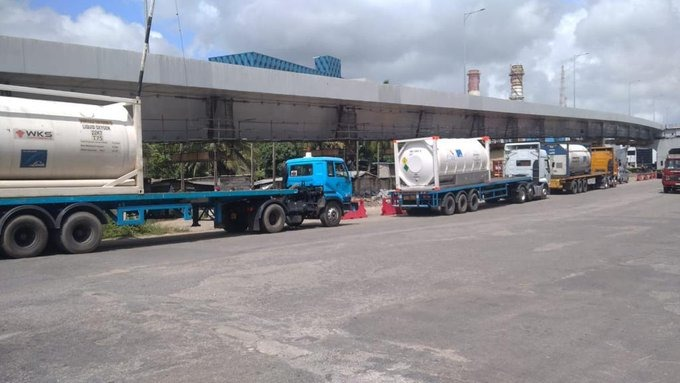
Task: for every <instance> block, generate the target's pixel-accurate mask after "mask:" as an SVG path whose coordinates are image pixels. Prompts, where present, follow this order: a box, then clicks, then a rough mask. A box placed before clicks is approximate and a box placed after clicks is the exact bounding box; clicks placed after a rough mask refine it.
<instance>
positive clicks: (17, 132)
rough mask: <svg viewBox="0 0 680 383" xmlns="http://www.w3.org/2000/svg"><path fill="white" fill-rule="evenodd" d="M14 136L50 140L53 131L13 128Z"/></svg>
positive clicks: (20, 138) (21, 138)
mask: <svg viewBox="0 0 680 383" xmlns="http://www.w3.org/2000/svg"><path fill="white" fill-rule="evenodd" d="M14 138H16V139H19V140H51V139H52V138H53V132H52V131H49V130H40V129H14Z"/></svg>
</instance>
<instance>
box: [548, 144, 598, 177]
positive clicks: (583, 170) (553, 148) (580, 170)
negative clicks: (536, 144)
mask: <svg viewBox="0 0 680 383" xmlns="http://www.w3.org/2000/svg"><path fill="white" fill-rule="evenodd" d="M547 150H548V155H549V156H550V158H551V160H552V161H551V162H552V169H553V171H552V175H554V176H563V177H568V176H575V175H581V174H589V173H590V164H591V155H590V150H588V148H586V147H585V146H583V145H578V144H551V145H549V146H548V148H547Z"/></svg>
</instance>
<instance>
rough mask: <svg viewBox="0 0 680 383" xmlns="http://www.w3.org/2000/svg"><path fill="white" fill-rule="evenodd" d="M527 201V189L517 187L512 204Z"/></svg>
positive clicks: (521, 186) (520, 186)
mask: <svg viewBox="0 0 680 383" xmlns="http://www.w3.org/2000/svg"><path fill="white" fill-rule="evenodd" d="M526 201H527V189H526V188H525V187H524V185H519V186H517V188H516V189H515V192H514V193H513V196H512V202H514V203H524V202H526Z"/></svg>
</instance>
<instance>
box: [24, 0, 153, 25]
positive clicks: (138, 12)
mask: <svg viewBox="0 0 680 383" xmlns="http://www.w3.org/2000/svg"><path fill="white" fill-rule="evenodd" d="M160 1H162V0H160ZM29 3H30V6H31V8H34V9H35V8H41V7H47V8H50V9H52V10H55V11H57V12H58V13H61V14H64V15H69V16H71V17H76V16H78V15H80V14H81V13H83V12H84V11H85V10H87V9H89V8H92V7H95V6H98V7H101V8H104V9H105V10H106V11H107V12H110V13H113V14H115V15H117V16H119V17H120V18H122V19H124V20H126V21H129V22H137V23H141V22H143V21H144V1H143V0H110V1H102V0H98V1H97V0H30V1H29Z"/></svg>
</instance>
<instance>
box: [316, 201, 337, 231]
mask: <svg viewBox="0 0 680 383" xmlns="http://www.w3.org/2000/svg"><path fill="white" fill-rule="evenodd" d="M320 218H321V223H322V224H323V225H324V226H326V227H333V226H338V225H339V224H340V220H341V219H342V208H341V207H340V205H339V204H338V203H337V202H335V201H330V202H328V203H327V204H326V207H325V208H324V209H323V211H322V212H321V217H320Z"/></svg>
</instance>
